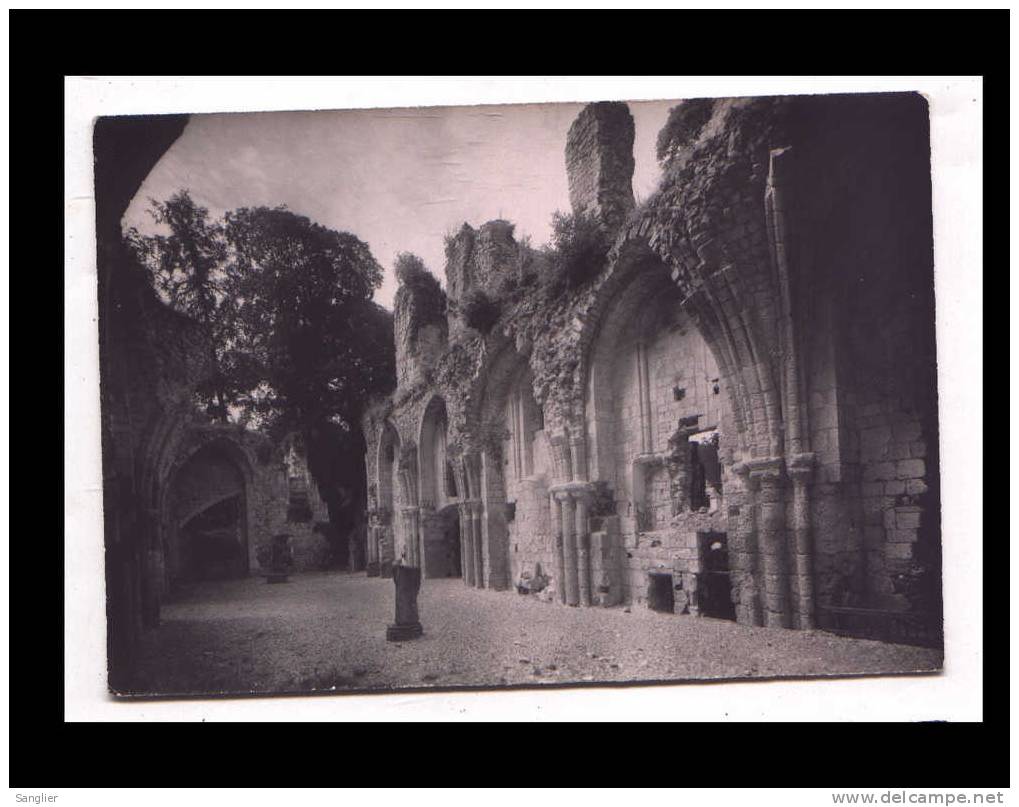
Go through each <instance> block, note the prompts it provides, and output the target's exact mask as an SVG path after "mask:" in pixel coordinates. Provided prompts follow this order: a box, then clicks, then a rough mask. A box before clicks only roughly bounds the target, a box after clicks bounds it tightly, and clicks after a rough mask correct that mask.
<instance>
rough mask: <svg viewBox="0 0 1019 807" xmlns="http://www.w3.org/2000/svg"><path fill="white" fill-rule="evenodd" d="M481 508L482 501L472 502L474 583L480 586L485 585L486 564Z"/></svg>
mask: <svg viewBox="0 0 1019 807" xmlns="http://www.w3.org/2000/svg"><path fill="white" fill-rule="evenodd" d="M481 508H482V503H481V502H479V501H473V502H471V535H472V536H473V548H474V585H475V586H476V587H478V588H484V587H485V566H484V558H483V557H482V553H481Z"/></svg>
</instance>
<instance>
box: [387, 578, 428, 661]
mask: <svg viewBox="0 0 1019 807" xmlns="http://www.w3.org/2000/svg"><path fill="white" fill-rule="evenodd" d="M393 582H394V583H395V584H396V622H395V623H394V624H392V625H389V626H388V627H387V628H386V640H387V641H390V642H402V641H404V640H406V639H416V638H417V637H418V636H420V635H421V634H422V633H423V632H424V631H423V629H422V627H421V622H420V620H419V619H418V590H419V589H420V588H421V569H420V568H418V567H416V566H394V567H393Z"/></svg>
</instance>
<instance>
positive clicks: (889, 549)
mask: <svg viewBox="0 0 1019 807" xmlns="http://www.w3.org/2000/svg"><path fill="white" fill-rule="evenodd" d="M885 557H886V558H887V559H888V560H912V558H913V545H912V544H911V543H908V542H902V543H888V544H885Z"/></svg>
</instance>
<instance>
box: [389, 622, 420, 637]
mask: <svg viewBox="0 0 1019 807" xmlns="http://www.w3.org/2000/svg"><path fill="white" fill-rule="evenodd" d="M424 632H425V631H424V628H422V627H421V623H420V622H413V623H411V624H409V625H389V626H388V627H387V628H386V641H387V642H404V641H406V640H408V639H416V638H418V637H419V636H421V635H422V634H423V633H424Z"/></svg>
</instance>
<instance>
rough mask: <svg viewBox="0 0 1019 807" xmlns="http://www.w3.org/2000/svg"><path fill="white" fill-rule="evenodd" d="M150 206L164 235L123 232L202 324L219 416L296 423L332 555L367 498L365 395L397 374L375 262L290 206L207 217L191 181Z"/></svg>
mask: <svg viewBox="0 0 1019 807" xmlns="http://www.w3.org/2000/svg"><path fill="white" fill-rule="evenodd" d="M153 216H154V218H155V219H156V221H157V223H160V224H166V225H168V227H169V230H170V233H171V234H170V235H168V236H164V235H157V236H144V237H143V236H140V235H139V234H138V233H137V232H134V231H132V232H130V233H129V234H128V241H129V242H130V243H131V245H132V247H133V248H134V250H135V252H136V254H137V255H138V256H139V258H140V259H141V260H142V261H143V263H145V264H146V265H147V266H148V267H149V269H150V272H151V273H152V276H153V279H154V283H155V285H156V287H157V288H158V289H159V290H160V291H161V293H162V294H163V295H164V298H165V299H167V300H168V302H170V304H171V305H173V306H174V307H175V308H177V309H178V310H181V311H183V312H184V313H187V314H189V315H191V316H194V317H195V318H196V319H198V320H199V321H201V322H203V323H206V324H208V325H209V330H210V349H211V350H212V351H213V353H214V356H215V373H214V375H215V376H216V378H215V380H214V381H212V380H210V382H209V383H210V384H213V385H214V386H215V395H214V396H213V400H212V402H211V404H210V406H209V409H210V412H211V411H215V412H216V413H217V414H219V415H221V416H222V417H223V418H224V419H226V418H227V417H228V416H229V415H230V414H231V413H232V414H233V415H234V416H236V417H237V418H238V419H239V420H240V421H241V422H243V423H245V424H247V425H249V426H252V427H254V428H258V429H261V430H263V431H266V432H267V433H268V434H269V435H270V436H272V437H273V438H275V439H277V440H279V439H281V438H282V437H283V436H284V435H286V434H288V433H291V432H294V431H297V432H300V433H301V434H302V435H303V437H304V441H305V445H306V446H307V447H308V466H309V470H310V471H311V473H312V476H313V477H314V479H315V482H316V484H317V485H318V488H319V492H320V494H321V495H322V498H323V500H324V501H325V502H326V504H327V506H328V508H329V513H330V522H331V524H332V530H331V531H330V532H331V533H332V535H331V537H332V538H333V539H334V541H335V543H334V550H335V554H336V560H337V561H339V562H340V563H341V564H343V563H345V562H346V559H347V545H346V537H347V534H348V532H349V528H350V527H351V525H352V524H353V523H354V516H353V515H352V514H354V513H356V512H357V511H358V510H359V509H361V508H362V507H363V499H364V490H363V489H364V486H365V483H364V480H363V476H364V470H363V467H362V466H361V457H362V456H363V450H360V451H359V450H358V449H357V446H358V442H359V441H360V442H363V437H361V436H360V434H359V430H358V428H357V424H358V421H359V419H360V416H361V413H362V412H363V409H364V406H365V405H366V403H367V402H368V400H369V399H370V397H371V396H373V395H375V394H377V393H381V392H386V391H388V390H389V389H390V388H391V387H392V385H393V384H394V380H395V376H396V368H395V350H394V346H393V328H392V315H391V314H389V312H388V311H386V310H385V309H383V308H381V307H380V306H378V305H377V304H375V303H374V302H372V296H373V294H374V292H375V289H377V288H378V287H379V286H380V285H381V283H382V268H381V267H380V266H379V264H378V262H377V261H376V260H375V258H374V257H373V256H372V254H371V251H370V250H369V248H368V245H367V244H365V243H364V242H363V241H361V240H359V239H358V238H356V237H355V236H353V235H351V234H350V233H343V232H337V231H335V230H331V229H328V228H326V227H323V226H321V225H319V224H316V223H314V222H312V221H311V220H310V219H308V218H307V217H305V216H300V215H298V214H296V213H293V212H292V211H290V210H287V209H286V208H285V207H275V208H267V207H257V208H241V209H239V210H234V211H230V212H228V213H226V214H225V216H224V219H223V221H222V222H210V221H209V219H208V211H207V210H205V209H204V208H201V207H198V206H197V205H195V204H194V202H193V201H192V200H191V199H190V196H189V195H188V194H187V192H186V191H184V192H181V193H178V194H176V195H175V196H174V197H172V198H171V199H170V200H169V201H168V202H166V203H165V204H162V205H160V204H156V206H155V209H154V211H153Z"/></svg>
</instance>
